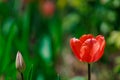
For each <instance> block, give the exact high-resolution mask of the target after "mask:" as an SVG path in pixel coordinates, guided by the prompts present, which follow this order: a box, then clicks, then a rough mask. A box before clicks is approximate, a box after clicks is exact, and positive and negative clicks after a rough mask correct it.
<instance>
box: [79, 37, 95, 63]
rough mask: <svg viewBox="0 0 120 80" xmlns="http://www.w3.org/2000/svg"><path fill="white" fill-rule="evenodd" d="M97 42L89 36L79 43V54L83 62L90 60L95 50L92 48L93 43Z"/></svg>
mask: <svg viewBox="0 0 120 80" xmlns="http://www.w3.org/2000/svg"><path fill="white" fill-rule="evenodd" d="M95 42H97V41H96V39H94V38H89V39H87V40H86V41H84V43H83V44H82V45H81V49H80V56H81V58H82V60H83V61H84V62H91V59H92V55H93V53H94V52H95V51H96V50H93V47H94V46H93V44H94V43H95Z"/></svg>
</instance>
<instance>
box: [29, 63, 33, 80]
mask: <svg viewBox="0 0 120 80" xmlns="http://www.w3.org/2000/svg"><path fill="white" fill-rule="evenodd" d="M32 73H33V64H32V65H31V67H30V70H29V72H28V80H32Z"/></svg>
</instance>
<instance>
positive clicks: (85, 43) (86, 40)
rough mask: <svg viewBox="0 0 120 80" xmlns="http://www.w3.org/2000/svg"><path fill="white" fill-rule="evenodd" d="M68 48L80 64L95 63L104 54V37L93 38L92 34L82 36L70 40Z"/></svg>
mask: <svg viewBox="0 0 120 80" xmlns="http://www.w3.org/2000/svg"><path fill="white" fill-rule="evenodd" d="M70 46H71V49H72V51H73V53H74V54H75V56H76V57H77V58H78V59H79V60H80V61H82V62H88V63H92V62H96V61H98V60H99V59H100V58H101V57H102V55H103V52H104V48H105V39H104V36H102V35H98V36H97V37H94V36H93V35H92V34H87V35H83V36H82V37H80V38H79V39H76V38H72V39H70Z"/></svg>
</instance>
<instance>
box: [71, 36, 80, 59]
mask: <svg viewBox="0 0 120 80" xmlns="http://www.w3.org/2000/svg"><path fill="white" fill-rule="evenodd" d="M70 46H71V48H72V51H73V53H74V54H75V56H76V57H77V58H78V59H79V60H80V61H81V57H80V47H81V42H80V40H79V39H76V38H72V39H70Z"/></svg>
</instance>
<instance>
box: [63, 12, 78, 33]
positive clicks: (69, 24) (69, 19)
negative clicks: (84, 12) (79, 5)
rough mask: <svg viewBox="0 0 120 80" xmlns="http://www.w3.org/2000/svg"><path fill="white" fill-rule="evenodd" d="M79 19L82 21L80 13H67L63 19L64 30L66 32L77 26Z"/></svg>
mask: <svg viewBox="0 0 120 80" xmlns="http://www.w3.org/2000/svg"><path fill="white" fill-rule="evenodd" d="M79 21H80V16H79V15H78V14H76V13H71V14H69V15H67V16H66V17H64V19H63V23H62V28H63V31H64V32H66V31H69V30H71V29H72V28H75V27H76V25H77V24H78V23H79Z"/></svg>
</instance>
